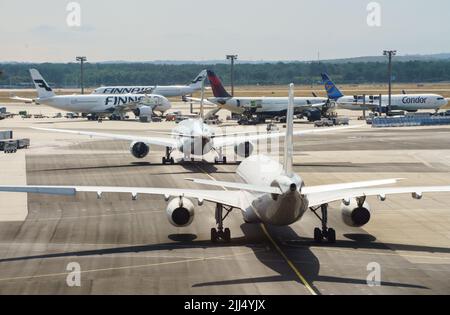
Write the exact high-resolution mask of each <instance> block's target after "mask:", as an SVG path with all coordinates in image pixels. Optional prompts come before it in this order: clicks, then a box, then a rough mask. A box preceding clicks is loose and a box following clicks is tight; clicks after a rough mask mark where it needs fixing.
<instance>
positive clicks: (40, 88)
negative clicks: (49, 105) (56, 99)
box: [30, 69, 55, 98]
mask: <svg viewBox="0 0 450 315" xmlns="http://www.w3.org/2000/svg"><path fill="white" fill-rule="evenodd" d="M30 74H31V79H32V80H33V83H34V86H35V87H36V91H37V93H38V97H39V98H49V97H52V96H55V93H54V92H53V90H52V88H51V87H50V86H49V85H48V84H47V82H45V80H44V78H43V77H42V76H41V74H40V73H39V71H37V70H36V69H30Z"/></svg>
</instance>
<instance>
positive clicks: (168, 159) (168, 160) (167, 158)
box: [162, 147, 175, 165]
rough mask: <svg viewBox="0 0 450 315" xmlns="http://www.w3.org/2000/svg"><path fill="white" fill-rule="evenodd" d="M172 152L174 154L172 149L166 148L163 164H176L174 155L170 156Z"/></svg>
mask: <svg viewBox="0 0 450 315" xmlns="http://www.w3.org/2000/svg"><path fill="white" fill-rule="evenodd" d="M171 154H172V149H171V148H169V147H167V148H166V156H163V158H162V164H163V165H167V164H171V165H174V164H175V160H174V159H173V157H171V156H170V155H171Z"/></svg>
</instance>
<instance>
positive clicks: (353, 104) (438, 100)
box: [322, 73, 448, 113]
mask: <svg viewBox="0 0 450 315" xmlns="http://www.w3.org/2000/svg"><path fill="white" fill-rule="evenodd" d="M322 80H323V83H324V85H325V90H326V91H327V94H328V97H329V98H330V99H331V100H333V101H335V102H336V104H337V105H338V107H340V108H343V109H348V110H369V111H379V109H380V96H379V95H375V96H373V95H370V96H366V101H365V104H364V96H362V95H354V96H345V95H344V94H342V93H341V91H340V90H339V88H338V87H337V86H336V85H335V84H334V83H333V81H332V80H331V79H330V77H329V76H328V75H327V74H326V73H322ZM447 103H448V100H447V99H445V98H444V97H443V96H441V95H437V94H393V95H391V106H390V108H389V111H392V110H403V111H407V112H417V111H418V110H421V109H425V110H426V109H428V110H430V109H431V110H435V111H436V112H437V111H439V109H441V108H442V107H443V106H445V105H447ZM388 104H389V95H382V96H381V109H382V112H383V113H386V112H387V111H388V109H387V107H388Z"/></svg>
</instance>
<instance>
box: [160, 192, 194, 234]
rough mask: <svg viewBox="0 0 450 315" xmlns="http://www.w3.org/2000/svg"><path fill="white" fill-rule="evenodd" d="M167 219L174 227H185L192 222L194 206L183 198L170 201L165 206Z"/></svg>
mask: <svg viewBox="0 0 450 315" xmlns="http://www.w3.org/2000/svg"><path fill="white" fill-rule="evenodd" d="M166 212H167V218H168V219H169V222H170V224H172V225H173V226H176V227H185V226H188V225H190V224H191V223H192V221H193V220H194V204H193V203H192V201H190V200H189V199H187V198H185V197H180V198H175V199H172V200H171V201H170V202H169V204H168V205H167V209H166Z"/></svg>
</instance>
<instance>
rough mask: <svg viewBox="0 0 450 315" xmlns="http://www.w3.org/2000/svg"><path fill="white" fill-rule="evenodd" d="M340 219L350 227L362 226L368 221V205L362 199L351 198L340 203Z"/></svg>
mask: <svg viewBox="0 0 450 315" xmlns="http://www.w3.org/2000/svg"><path fill="white" fill-rule="evenodd" d="M341 214H342V220H343V221H344V223H345V224H347V225H348V226H351V227H362V226H364V225H366V224H367V223H369V221H370V206H369V204H368V203H367V202H366V201H364V202H361V201H359V200H358V199H355V198H352V199H350V200H343V201H342V204H341Z"/></svg>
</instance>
